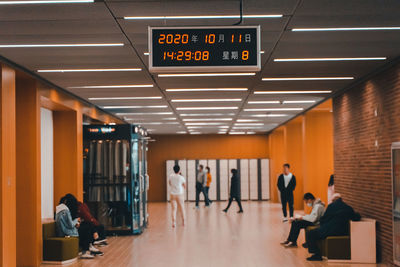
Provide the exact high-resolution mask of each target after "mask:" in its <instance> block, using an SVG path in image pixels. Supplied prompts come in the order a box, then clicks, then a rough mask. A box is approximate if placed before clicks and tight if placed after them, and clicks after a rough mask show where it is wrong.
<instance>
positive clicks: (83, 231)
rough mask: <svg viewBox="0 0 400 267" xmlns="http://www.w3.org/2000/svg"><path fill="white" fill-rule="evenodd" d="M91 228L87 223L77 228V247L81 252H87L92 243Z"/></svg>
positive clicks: (92, 229) (92, 231)
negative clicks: (78, 246)
mask: <svg viewBox="0 0 400 267" xmlns="http://www.w3.org/2000/svg"><path fill="white" fill-rule="evenodd" d="M94 232H95V231H94V228H93V226H92V225H91V224H90V223H88V222H82V223H81V224H80V226H79V228H78V233H79V245H80V246H81V247H82V250H83V251H87V250H89V246H90V243H92V242H93V233H94Z"/></svg>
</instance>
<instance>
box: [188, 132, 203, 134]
mask: <svg viewBox="0 0 400 267" xmlns="http://www.w3.org/2000/svg"><path fill="white" fill-rule="evenodd" d="M190 134H201V132H190Z"/></svg>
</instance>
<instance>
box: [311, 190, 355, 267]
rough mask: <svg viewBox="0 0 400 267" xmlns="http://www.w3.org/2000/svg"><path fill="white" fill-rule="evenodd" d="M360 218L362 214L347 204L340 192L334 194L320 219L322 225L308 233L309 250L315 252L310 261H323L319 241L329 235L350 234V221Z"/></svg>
mask: <svg viewBox="0 0 400 267" xmlns="http://www.w3.org/2000/svg"><path fill="white" fill-rule="evenodd" d="M350 220H353V221H358V220H360V215H359V214H358V213H355V212H354V210H353V208H352V207H350V206H349V205H347V204H346V203H345V202H344V201H343V200H342V197H341V196H340V194H337V193H336V194H334V196H333V201H332V203H331V204H329V205H328V207H327V208H326V211H325V213H324V215H323V216H322V217H321V220H320V227H319V228H317V229H313V230H311V231H309V232H308V233H307V237H306V240H307V247H308V251H309V252H310V253H311V254H313V255H312V256H311V257H309V258H307V260H308V261H321V260H322V256H321V251H320V250H319V248H318V246H317V241H318V240H321V239H325V238H327V237H328V236H341V235H348V234H349V230H350V229H349V228H350V226H349V221H350Z"/></svg>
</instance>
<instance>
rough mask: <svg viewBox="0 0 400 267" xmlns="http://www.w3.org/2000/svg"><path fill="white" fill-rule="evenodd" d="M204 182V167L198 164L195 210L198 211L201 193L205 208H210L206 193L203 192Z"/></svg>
mask: <svg viewBox="0 0 400 267" xmlns="http://www.w3.org/2000/svg"><path fill="white" fill-rule="evenodd" d="M206 181H207V173H206V172H205V171H204V166H203V165H201V164H200V165H199V169H198V173H197V178H196V209H199V201H200V193H203V195H204V201H205V202H206V207H208V206H210V203H209V201H208V197H207V193H206V191H205V185H206Z"/></svg>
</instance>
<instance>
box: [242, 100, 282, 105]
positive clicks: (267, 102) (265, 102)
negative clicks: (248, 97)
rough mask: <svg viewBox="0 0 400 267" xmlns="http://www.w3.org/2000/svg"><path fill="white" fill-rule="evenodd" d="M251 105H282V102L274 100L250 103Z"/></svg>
mask: <svg viewBox="0 0 400 267" xmlns="http://www.w3.org/2000/svg"><path fill="white" fill-rule="evenodd" d="M248 103H249V104H280V103H281V101H279V100H276V101H275V100H272V101H249V102H248Z"/></svg>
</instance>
